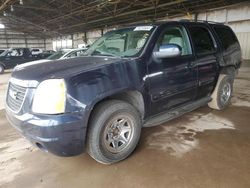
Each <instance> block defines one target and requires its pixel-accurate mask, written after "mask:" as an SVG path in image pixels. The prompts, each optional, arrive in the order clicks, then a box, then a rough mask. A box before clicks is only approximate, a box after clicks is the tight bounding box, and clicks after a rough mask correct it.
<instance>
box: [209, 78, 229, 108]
mask: <svg viewBox="0 0 250 188" xmlns="http://www.w3.org/2000/svg"><path fill="white" fill-rule="evenodd" d="M232 92H233V77H232V76H231V75H224V74H222V75H220V76H219V79H218V82H217V85H216V87H215V90H214V92H213V94H212V101H211V102H210V103H208V106H209V107H210V108H213V109H216V110H222V109H224V108H226V107H227V106H228V105H229V104H230V101H231V97H232Z"/></svg>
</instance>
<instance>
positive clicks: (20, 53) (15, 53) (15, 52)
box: [7, 49, 23, 57]
mask: <svg viewBox="0 0 250 188" xmlns="http://www.w3.org/2000/svg"><path fill="white" fill-rule="evenodd" d="M7 56H9V57H16V56H23V50H22V49H13V50H12V51H10V52H9V53H8V55H7Z"/></svg>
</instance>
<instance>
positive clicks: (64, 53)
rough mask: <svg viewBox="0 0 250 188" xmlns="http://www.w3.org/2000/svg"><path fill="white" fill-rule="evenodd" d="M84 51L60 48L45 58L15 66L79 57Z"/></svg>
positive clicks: (20, 66) (22, 66)
mask: <svg viewBox="0 0 250 188" xmlns="http://www.w3.org/2000/svg"><path fill="white" fill-rule="evenodd" d="M84 52H85V49H82V48H80V49H62V50H60V51H58V52H56V53H54V54H52V55H50V56H49V57H47V58H45V59H39V60H36V61H31V62H28V63H25V64H22V65H19V66H17V67H16V68H17V69H18V68H24V67H26V66H30V65H34V64H39V63H44V62H48V61H53V60H57V59H67V58H73V57H79V56H83V55H84Z"/></svg>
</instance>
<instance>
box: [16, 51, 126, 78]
mask: <svg viewBox="0 0 250 188" xmlns="http://www.w3.org/2000/svg"><path fill="white" fill-rule="evenodd" d="M123 61H125V60H122V59H120V58H113V57H93V56H88V57H78V58H71V59H63V60H55V61H46V62H42V63H31V64H29V63H28V65H27V64H25V65H24V66H18V67H17V68H15V70H14V72H13V73H12V77H14V78H17V79H21V80H36V81H38V82H40V81H42V80H45V79H53V78H66V77H69V76H70V75H72V74H73V75H74V74H77V73H80V72H84V71H87V70H90V69H95V68H97V67H100V66H103V65H107V64H111V63H118V62H123Z"/></svg>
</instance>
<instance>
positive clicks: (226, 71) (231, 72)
mask: <svg viewBox="0 0 250 188" xmlns="http://www.w3.org/2000/svg"><path fill="white" fill-rule="evenodd" d="M220 73H221V74H227V75H231V76H233V77H235V74H236V68H235V67H234V66H226V67H222V68H221V71H220Z"/></svg>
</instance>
